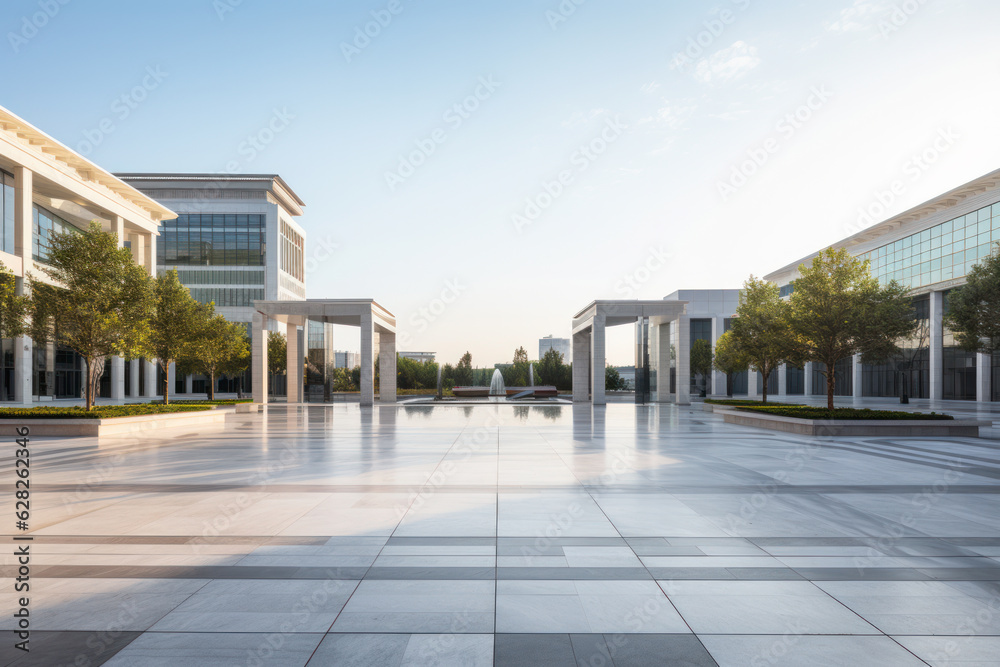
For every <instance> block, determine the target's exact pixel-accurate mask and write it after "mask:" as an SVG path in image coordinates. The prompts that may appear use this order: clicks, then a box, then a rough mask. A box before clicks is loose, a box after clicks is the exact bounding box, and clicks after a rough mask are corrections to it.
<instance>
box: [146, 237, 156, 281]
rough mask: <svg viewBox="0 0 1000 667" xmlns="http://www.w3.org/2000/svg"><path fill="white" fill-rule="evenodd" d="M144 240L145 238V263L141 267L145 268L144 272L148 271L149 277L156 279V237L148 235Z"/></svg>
mask: <svg viewBox="0 0 1000 667" xmlns="http://www.w3.org/2000/svg"><path fill="white" fill-rule="evenodd" d="M146 238H147V244H146V259H145V262H144V263H143V266H145V267H146V270H147V271H149V275H150V276H152V277H154V278H155V277H156V235H155V234H149V235H147V237H146Z"/></svg>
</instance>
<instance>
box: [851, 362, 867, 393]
mask: <svg viewBox="0 0 1000 667" xmlns="http://www.w3.org/2000/svg"><path fill="white" fill-rule="evenodd" d="M852 361H853V367H852V368H851V384H852V385H853V386H852V390H851V395H852V396H854V398H861V396H862V395H863V394H864V393H865V392H864V383H863V382H862V373H861V368H862V365H861V355H860V354H855V355H854V358H853V359H852Z"/></svg>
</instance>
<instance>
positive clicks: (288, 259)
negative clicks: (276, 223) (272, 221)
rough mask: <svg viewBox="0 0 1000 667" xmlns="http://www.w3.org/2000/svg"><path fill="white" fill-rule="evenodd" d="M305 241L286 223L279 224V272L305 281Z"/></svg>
mask: <svg viewBox="0 0 1000 667" xmlns="http://www.w3.org/2000/svg"><path fill="white" fill-rule="evenodd" d="M304 263H305V240H304V239H303V238H302V235H300V234H299V233H298V232H296V231H295V230H294V229H292V226H291V225H289V224H288V223H287V222H282V223H281V270H282V271H284V272H285V273H287V274H288V275H290V276H292V277H293V278H295V279H296V280H298V281H299V282H304V281H305V270H304Z"/></svg>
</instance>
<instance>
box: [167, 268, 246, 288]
mask: <svg viewBox="0 0 1000 667" xmlns="http://www.w3.org/2000/svg"><path fill="white" fill-rule="evenodd" d="M177 279H178V280H180V281H181V283H183V284H184V285H187V286H189V287H190V286H192V285H263V284H264V269H252V270H249V271H247V270H240V271H235V270H225V269H223V270H221V271H218V270H216V271H210V270H208V269H205V270H196V269H195V270H190V269H180V270H178V271H177Z"/></svg>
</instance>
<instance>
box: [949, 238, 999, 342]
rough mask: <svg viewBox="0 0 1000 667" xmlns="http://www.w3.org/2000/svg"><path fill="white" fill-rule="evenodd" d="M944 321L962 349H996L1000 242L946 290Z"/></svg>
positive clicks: (997, 339) (997, 340) (997, 338)
mask: <svg viewBox="0 0 1000 667" xmlns="http://www.w3.org/2000/svg"><path fill="white" fill-rule="evenodd" d="M945 322H946V323H947V325H948V327H949V328H950V329H951V330H952V331H954V332H955V340H956V341H957V342H958V344H959V345H960V346H962V347H963V348H965V349H966V350H968V351H970V352H982V353H983V354H991V353H993V352H996V351H997V350H1000V244H998V245H997V250H994V251H993V253H992V254H991V255H990V256H989V257H987V258H986V259H984V260H982V261H981V262H979V263H978V264H976V265H975V266H974V267H972V270H971V271H969V275H968V276H967V277H966V284H965V285H964V286H962V287H959V288H958V289H956V290H954V291H952V292H950V293H949V294H948V314H947V315H946V317H945Z"/></svg>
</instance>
